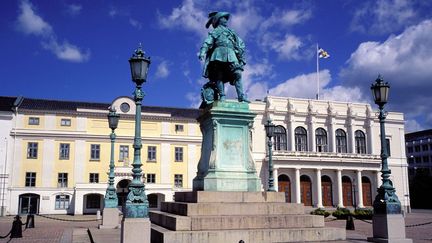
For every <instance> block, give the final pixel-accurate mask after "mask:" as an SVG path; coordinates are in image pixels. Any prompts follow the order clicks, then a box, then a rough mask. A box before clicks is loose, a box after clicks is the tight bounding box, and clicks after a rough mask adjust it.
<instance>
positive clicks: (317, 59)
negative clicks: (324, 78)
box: [315, 43, 320, 100]
mask: <svg viewBox="0 0 432 243" xmlns="http://www.w3.org/2000/svg"><path fill="white" fill-rule="evenodd" d="M315 53H316V63H317V94H316V99H317V100H319V82H320V80H319V79H320V77H319V56H318V55H319V53H318V43H317V44H316V52H315Z"/></svg>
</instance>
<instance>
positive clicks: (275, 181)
mask: <svg viewBox="0 0 432 243" xmlns="http://www.w3.org/2000/svg"><path fill="white" fill-rule="evenodd" d="M273 178H274V188H275V190H276V191H277V192H278V191H279V180H278V169H277V168H274V169H273Z"/></svg>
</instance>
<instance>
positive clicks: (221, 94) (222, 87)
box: [216, 81, 225, 101]
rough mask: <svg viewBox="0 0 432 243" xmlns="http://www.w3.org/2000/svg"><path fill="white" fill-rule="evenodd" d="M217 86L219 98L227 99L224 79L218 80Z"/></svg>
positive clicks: (221, 99)
mask: <svg viewBox="0 0 432 243" xmlns="http://www.w3.org/2000/svg"><path fill="white" fill-rule="evenodd" d="M216 88H217V89H218V93H219V100H220V101H225V85H224V83H223V82H222V81H217V82H216Z"/></svg>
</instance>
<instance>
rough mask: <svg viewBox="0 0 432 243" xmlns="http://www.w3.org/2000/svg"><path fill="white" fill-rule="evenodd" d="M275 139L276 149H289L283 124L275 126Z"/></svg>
mask: <svg viewBox="0 0 432 243" xmlns="http://www.w3.org/2000/svg"><path fill="white" fill-rule="evenodd" d="M273 139H274V150H287V136H286V130H285V128H284V127H283V126H276V127H275V130H274V137H273Z"/></svg>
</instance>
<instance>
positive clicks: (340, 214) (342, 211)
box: [332, 208, 351, 219]
mask: <svg viewBox="0 0 432 243" xmlns="http://www.w3.org/2000/svg"><path fill="white" fill-rule="evenodd" d="M332 215H333V217H335V218H337V219H347V217H348V215H351V211H349V210H348V209H346V208H337V209H336V211H334V212H333V213H332Z"/></svg>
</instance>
